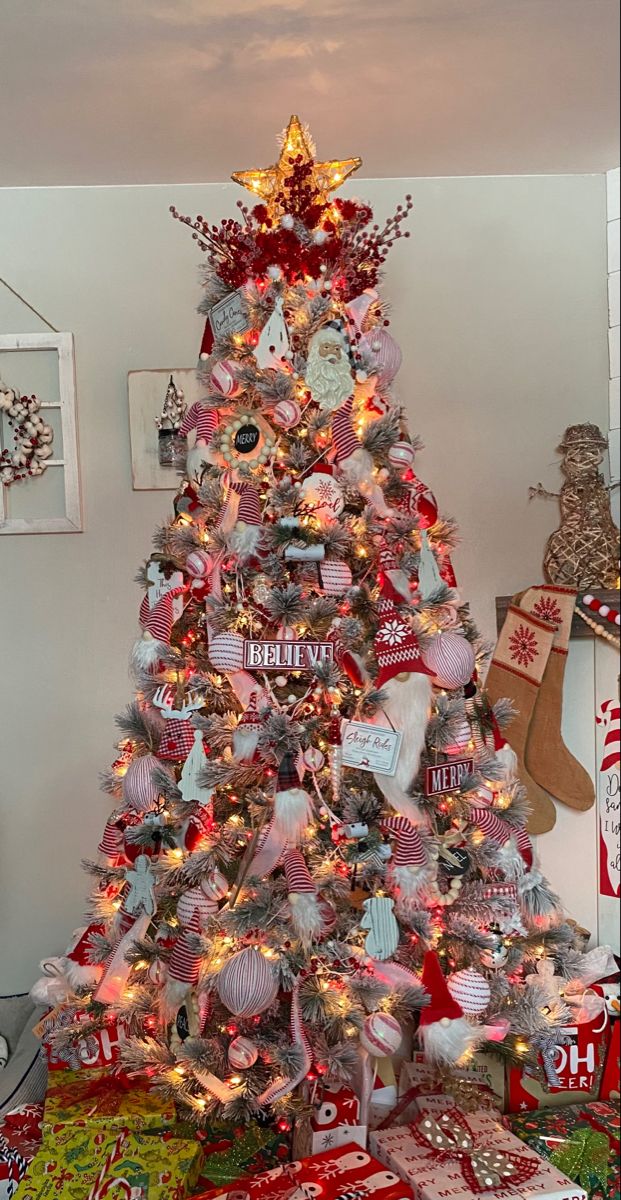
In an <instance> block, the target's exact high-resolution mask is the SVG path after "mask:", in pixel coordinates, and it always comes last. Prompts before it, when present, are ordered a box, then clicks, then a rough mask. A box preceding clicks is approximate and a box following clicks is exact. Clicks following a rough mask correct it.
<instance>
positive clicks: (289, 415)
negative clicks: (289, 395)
mask: <svg viewBox="0 0 621 1200" xmlns="http://www.w3.org/2000/svg"><path fill="white" fill-rule="evenodd" d="M301 416H302V409H301V408H300V406H299V404H296V402H295V400H279V401H278V404H276V405H275V406H274V409H273V412H272V417H273V419H274V424H275V425H278V427H279V429H293V428H294V427H295V426H296V425H297V424H298V422H299V420H300V418H301Z"/></svg>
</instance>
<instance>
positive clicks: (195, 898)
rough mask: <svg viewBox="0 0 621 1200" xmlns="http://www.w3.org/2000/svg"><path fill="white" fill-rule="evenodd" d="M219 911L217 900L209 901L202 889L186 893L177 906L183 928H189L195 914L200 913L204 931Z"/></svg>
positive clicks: (194, 889) (196, 888) (198, 888)
mask: <svg viewBox="0 0 621 1200" xmlns="http://www.w3.org/2000/svg"><path fill="white" fill-rule="evenodd" d="M217 911H218V905H217V904H216V902H215V900H209V899H208V897H207V896H206V895H205V893H204V891H203V890H202V888H200V887H195V888H191V889H190V891H189V892H184V893H183V895H182V896H180V897H179V903H178V904H177V918H178V920H179V924H180V925H181V926H182V927H183V928H187V926H188V925H189V924H190V922H191V920H192V917H193V916H194V913H198V919H199V921H200V924H201V929H203V928H204V927H205V925H206V924H207V921H208V920H209V918H210V917H211V916H213V914H214V913H215V912H217Z"/></svg>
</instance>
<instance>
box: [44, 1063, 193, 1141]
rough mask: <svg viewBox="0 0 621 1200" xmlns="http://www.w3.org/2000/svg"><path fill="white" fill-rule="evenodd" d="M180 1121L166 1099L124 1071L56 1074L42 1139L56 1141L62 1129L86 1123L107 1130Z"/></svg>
mask: <svg viewBox="0 0 621 1200" xmlns="http://www.w3.org/2000/svg"><path fill="white" fill-rule="evenodd" d="M176 1119H177V1115H176V1111H175V1106H174V1104H173V1102H172V1101H171V1100H164V1099H163V1098H162V1097H161V1096H160V1095H159V1094H158V1093H157V1092H155V1091H153V1089H152V1088H150V1087H149V1085H148V1083H147V1082H146V1081H145V1080H142V1079H129V1078H128V1077H127V1075H126V1074H125V1073H124V1072H122V1071H102V1070H98V1071H55V1072H54V1073H53V1074H51V1075H50V1077H49V1083H48V1089H47V1095H46V1097H45V1110H44V1119H43V1138H44V1141H49V1138H50V1136H51V1137H52V1139H55V1138H56V1136H57V1132H58V1129H59V1127H61V1126H63V1125H74V1124H76V1122H79V1123H80V1124H82V1123H84V1122H86V1124H87V1125H93V1126H102V1127H104V1128H105V1129H108V1130H110V1129H115V1128H119V1129H133V1130H136V1131H139V1130H141V1129H167V1128H170V1126H171V1125H174V1124H175V1122H176Z"/></svg>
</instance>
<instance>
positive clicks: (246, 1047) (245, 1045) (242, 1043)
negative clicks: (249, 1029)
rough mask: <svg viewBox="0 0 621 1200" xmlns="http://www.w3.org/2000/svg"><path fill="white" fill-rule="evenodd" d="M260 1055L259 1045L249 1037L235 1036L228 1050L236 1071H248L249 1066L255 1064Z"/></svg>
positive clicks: (230, 1062)
mask: <svg viewBox="0 0 621 1200" xmlns="http://www.w3.org/2000/svg"><path fill="white" fill-rule="evenodd" d="M258 1057H259V1049H258V1046H257V1045H256V1043H255V1042H253V1041H252V1040H251V1038H247V1037H236V1038H233V1041H232V1042H231V1044H230V1046H229V1048H228V1050H227V1058H228V1060H229V1065H230V1066H231V1067H232V1068H233V1070H234V1071H247V1070H248V1068H249V1067H253V1066H254V1064H255V1063H256V1061H257V1059H258Z"/></svg>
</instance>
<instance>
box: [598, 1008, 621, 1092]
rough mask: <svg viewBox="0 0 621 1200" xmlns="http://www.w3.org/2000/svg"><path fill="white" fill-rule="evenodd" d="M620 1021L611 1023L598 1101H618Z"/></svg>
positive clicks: (620, 1071)
mask: <svg viewBox="0 0 621 1200" xmlns="http://www.w3.org/2000/svg"><path fill="white" fill-rule="evenodd" d="M620 1081H621V1021H618V1020H615V1021H611V1033H610V1042H609V1045H608V1050H607V1053H606V1061H605V1063H604V1071H603V1074H602V1080H601V1084H600V1088H599V1099H600V1100H617V1101H618V1100H619V1091H620V1089H621V1082H620Z"/></svg>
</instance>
